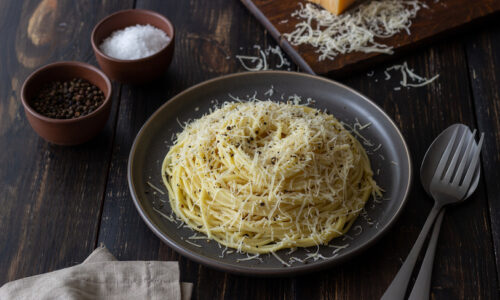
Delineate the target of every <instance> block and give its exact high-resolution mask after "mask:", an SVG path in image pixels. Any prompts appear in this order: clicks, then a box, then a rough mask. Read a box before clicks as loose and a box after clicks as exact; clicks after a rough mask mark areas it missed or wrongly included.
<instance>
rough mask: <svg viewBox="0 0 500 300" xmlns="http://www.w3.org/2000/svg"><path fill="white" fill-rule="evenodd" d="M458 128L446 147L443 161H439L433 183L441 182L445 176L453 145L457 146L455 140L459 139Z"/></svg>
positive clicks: (442, 157)
mask: <svg viewBox="0 0 500 300" xmlns="http://www.w3.org/2000/svg"><path fill="white" fill-rule="evenodd" d="M458 128H459V127H457V128H456V129H455V131H454V132H453V135H452V136H451V139H450V141H449V142H448V145H447V146H446V149H445V150H444V152H443V155H442V156H441V160H439V164H438V166H437V168H436V171H435V172H434V176H432V181H434V180H441V175H443V174H442V173H443V170H444V167H445V166H446V162H447V161H448V158H450V153H451V149H453V145H454V144H455V139H456V137H457V133H458Z"/></svg>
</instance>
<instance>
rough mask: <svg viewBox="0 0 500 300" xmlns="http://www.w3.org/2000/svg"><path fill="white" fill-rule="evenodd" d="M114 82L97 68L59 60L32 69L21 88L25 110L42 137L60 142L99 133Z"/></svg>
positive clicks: (74, 142)
mask: <svg viewBox="0 0 500 300" xmlns="http://www.w3.org/2000/svg"><path fill="white" fill-rule="evenodd" d="M111 89H112V87H111V82H110V80H109V79H108V77H107V76H106V75H105V74H104V73H103V72H101V71H100V70H99V69H97V68H96V67H94V66H92V65H89V64H86V63H82V62H72V61H68V62H57V63H53V64H49V65H46V66H44V67H42V68H40V69H38V70H36V71H35V72H33V73H32V74H31V75H30V76H29V77H28V78H27V79H26V81H25V82H24V84H23V87H22V89H21V100H22V103H23V106H24V112H25V113H26V117H27V119H28V121H29V123H30V124H31V127H33V129H34V130H35V131H36V133H38V134H39V135H40V136H41V137H42V138H44V139H45V140H47V141H48V142H51V143H54V144H57V145H77V144H82V143H84V142H86V141H88V140H90V139H92V138H93V137H94V136H96V135H97V134H98V133H99V132H100V131H101V130H102V129H103V127H104V125H105V124H106V121H107V120H108V118H109V113H110V110H111Z"/></svg>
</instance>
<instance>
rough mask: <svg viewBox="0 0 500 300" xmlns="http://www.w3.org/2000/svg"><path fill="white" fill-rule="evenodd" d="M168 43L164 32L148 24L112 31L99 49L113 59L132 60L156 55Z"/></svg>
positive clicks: (168, 40) (168, 38) (167, 37)
mask: <svg viewBox="0 0 500 300" xmlns="http://www.w3.org/2000/svg"><path fill="white" fill-rule="evenodd" d="M169 42H170V37H169V36H167V34H166V33H165V32H164V31H162V30H160V29H158V28H156V27H154V26H151V25H149V24H148V25H135V26H129V27H126V28H124V29H121V30H117V31H114V32H113V33H112V34H111V35H110V36H109V37H107V38H106V39H105V40H104V41H103V42H102V44H101V45H100V46H99V48H100V49H101V51H102V52H104V54H106V55H108V56H111V57H113V58H117V59H123V60H133V59H140V58H144V57H148V56H151V55H153V54H156V53H158V52H160V50H161V49H163V48H165V46H166V45H167V44H168V43H169Z"/></svg>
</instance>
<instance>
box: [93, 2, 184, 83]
mask: <svg viewBox="0 0 500 300" xmlns="http://www.w3.org/2000/svg"><path fill="white" fill-rule="evenodd" d="M91 43H92V48H93V49H94V54H95V56H96V59H97V62H98V64H99V66H100V67H101V69H102V70H103V71H104V73H106V75H108V76H109V77H110V78H111V79H113V80H116V81H119V82H122V83H129V84H141V83H146V82H149V81H152V80H154V79H156V78H158V77H159V76H161V75H162V74H163V73H165V71H166V70H167V69H168V67H169V65H170V63H171V62H172V57H173V55H174V43H175V34H174V26H173V25H172V23H171V22H170V21H169V20H168V19H167V18H166V17H164V16H162V15H161V14H159V13H156V12H154V11H150V10H142V9H129V10H122V11H119V12H116V13H114V14H112V15H109V16H108V17H106V18H104V19H103V20H101V21H100V22H99V23H98V24H97V25H96V26H95V27H94V30H93V31H92V36H91Z"/></svg>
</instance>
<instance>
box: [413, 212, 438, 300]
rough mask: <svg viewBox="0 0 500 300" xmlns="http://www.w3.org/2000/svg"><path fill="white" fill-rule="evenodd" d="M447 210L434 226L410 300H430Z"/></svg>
mask: <svg viewBox="0 0 500 300" xmlns="http://www.w3.org/2000/svg"><path fill="white" fill-rule="evenodd" d="M445 210H446V209H445V208H443V210H441V213H440V214H439V216H438V218H437V220H436V224H434V229H433V230H432V236H431V240H430V241H429V245H428V246H427V252H426V253H425V257H424V261H423V262H422V266H421V267H420V271H419V272H418V276H417V281H416V282H415V285H413V289H412V290H411V294H410V297H409V298H408V300H421V299H429V295H430V291H431V278H432V267H433V265H434V256H435V253H436V245H437V240H438V237H439V232H440V231H441V223H442V222H443V216H444V212H445Z"/></svg>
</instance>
